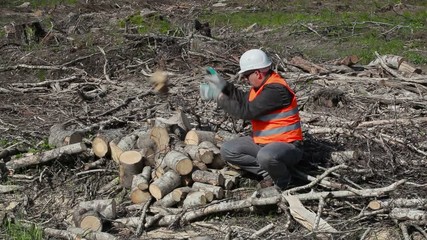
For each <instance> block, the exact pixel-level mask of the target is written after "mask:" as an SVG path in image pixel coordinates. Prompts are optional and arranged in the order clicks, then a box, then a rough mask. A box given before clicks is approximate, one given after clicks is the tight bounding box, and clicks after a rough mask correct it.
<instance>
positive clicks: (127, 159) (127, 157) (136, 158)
mask: <svg viewBox="0 0 427 240" xmlns="http://www.w3.org/2000/svg"><path fill="white" fill-rule="evenodd" d="M119 161H120V174H119V176H120V184H121V185H122V186H123V187H124V188H130V187H131V186H132V179H133V177H134V175H137V174H139V173H141V172H142V169H143V167H144V163H143V159H142V155H141V153H139V152H137V151H126V152H123V153H122V154H120V157H119Z"/></svg>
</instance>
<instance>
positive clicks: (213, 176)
mask: <svg viewBox="0 0 427 240" xmlns="http://www.w3.org/2000/svg"><path fill="white" fill-rule="evenodd" d="M191 177H192V178H193V180H194V181H195V182H201V183H208V184H210V185H214V186H223V185H224V182H225V179H224V176H223V175H222V174H221V173H218V172H209V171H201V170H196V171H194V172H193V173H192V174H191Z"/></svg>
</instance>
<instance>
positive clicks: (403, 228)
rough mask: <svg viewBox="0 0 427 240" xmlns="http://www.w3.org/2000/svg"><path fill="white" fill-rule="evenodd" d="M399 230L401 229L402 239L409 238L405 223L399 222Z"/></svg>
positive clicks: (408, 239)
mask: <svg viewBox="0 0 427 240" xmlns="http://www.w3.org/2000/svg"><path fill="white" fill-rule="evenodd" d="M399 227H400V230H402V235H403V239H405V240H411V237H410V236H409V233H408V228H407V226H406V224H405V223H399Z"/></svg>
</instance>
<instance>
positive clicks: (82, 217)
mask: <svg viewBox="0 0 427 240" xmlns="http://www.w3.org/2000/svg"><path fill="white" fill-rule="evenodd" d="M73 221H74V224H75V226H76V227H78V228H81V229H83V230H85V231H97V232H102V225H103V220H102V219H101V216H100V215H99V213H98V212H95V211H86V209H78V211H74V214H73Z"/></svg>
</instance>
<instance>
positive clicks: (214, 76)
mask: <svg viewBox="0 0 427 240" xmlns="http://www.w3.org/2000/svg"><path fill="white" fill-rule="evenodd" d="M206 72H207V74H208V75H207V76H206V77H205V79H206V81H207V82H208V83H209V84H211V85H213V86H215V87H216V88H217V89H219V91H220V92H221V91H222V89H224V87H225V85H226V84H227V82H226V81H225V80H224V79H222V78H221V76H219V75H218V73H217V72H216V71H215V69H213V68H212V67H207V68H206Z"/></svg>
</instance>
